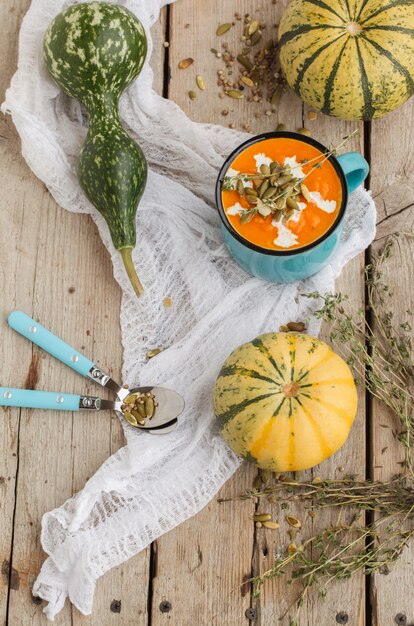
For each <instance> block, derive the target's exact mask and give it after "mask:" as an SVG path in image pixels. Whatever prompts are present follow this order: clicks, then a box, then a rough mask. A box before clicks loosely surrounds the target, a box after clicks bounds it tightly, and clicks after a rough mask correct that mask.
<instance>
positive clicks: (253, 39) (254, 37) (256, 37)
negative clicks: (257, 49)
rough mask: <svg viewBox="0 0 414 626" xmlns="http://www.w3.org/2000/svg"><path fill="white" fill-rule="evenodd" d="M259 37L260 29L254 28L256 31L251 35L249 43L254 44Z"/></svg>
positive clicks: (260, 34)
mask: <svg viewBox="0 0 414 626" xmlns="http://www.w3.org/2000/svg"><path fill="white" fill-rule="evenodd" d="M261 38H262V31H261V30H256V32H255V33H253V35H252V36H251V37H250V43H251V45H252V46H255V45H256V44H257V43H259V41H260V40H261Z"/></svg>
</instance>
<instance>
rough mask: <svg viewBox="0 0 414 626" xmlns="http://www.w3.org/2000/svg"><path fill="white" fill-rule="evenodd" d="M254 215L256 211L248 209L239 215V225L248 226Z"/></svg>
mask: <svg viewBox="0 0 414 626" xmlns="http://www.w3.org/2000/svg"><path fill="white" fill-rule="evenodd" d="M255 215H256V209H248V210H247V211H243V213H242V214H241V215H240V223H241V224H248V223H249V222H250V221H251V220H252V219H253V218H254V216H255Z"/></svg>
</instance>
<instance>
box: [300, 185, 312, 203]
mask: <svg viewBox="0 0 414 626" xmlns="http://www.w3.org/2000/svg"><path fill="white" fill-rule="evenodd" d="M300 192H301V194H302V196H303V197H304V198H305V200H306V201H307V202H310V201H311V200H312V198H311V195H310V191H309V189H308V188H307V187H306V185H305V184H304V183H302V184H301V186H300Z"/></svg>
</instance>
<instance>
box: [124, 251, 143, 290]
mask: <svg viewBox="0 0 414 626" xmlns="http://www.w3.org/2000/svg"><path fill="white" fill-rule="evenodd" d="M119 252H120V253H121V256H122V260H123V262H124V266H125V270H126V273H127V274H128V278H129V280H130V281H131V285H132V286H133V288H134V291H135V293H136V294H137V296H140V295H141V294H142V293H143V291H144V288H143V286H142V285H141V281H140V280H139V278H138V274H137V272H136V269H135V265H134V261H133V259H132V248H120V249H119Z"/></svg>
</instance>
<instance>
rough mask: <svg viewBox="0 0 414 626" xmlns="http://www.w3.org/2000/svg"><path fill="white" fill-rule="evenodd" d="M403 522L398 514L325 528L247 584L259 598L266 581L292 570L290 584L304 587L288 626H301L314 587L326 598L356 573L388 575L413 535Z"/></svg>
mask: <svg viewBox="0 0 414 626" xmlns="http://www.w3.org/2000/svg"><path fill="white" fill-rule="evenodd" d="M404 522H405V516H404V515H401V514H398V515H394V516H393V517H392V518H387V517H384V518H381V519H379V520H378V521H376V522H375V523H373V524H369V525H368V526H361V525H359V520H358V519H355V520H354V522H352V523H351V524H346V525H338V526H334V527H332V528H324V529H323V530H322V531H321V532H319V533H317V534H316V535H314V536H312V537H310V538H309V539H307V540H306V541H304V542H303V543H302V544H301V545H300V546H299V547H298V548H295V549H290V550H289V551H288V554H287V555H286V556H285V557H282V558H279V559H277V560H276V562H275V564H274V565H273V567H272V568H271V569H269V570H268V571H266V572H264V573H263V574H261V575H260V576H255V577H253V578H252V579H251V580H250V581H247V582H251V583H253V585H254V595H256V596H258V595H260V591H261V588H262V586H263V584H264V583H265V582H266V580H271V579H274V578H276V577H278V576H281V575H282V574H285V573H286V571H287V570H290V572H291V578H290V581H292V582H293V581H298V582H300V583H301V584H302V590H301V591H300V593H299V595H298V597H297V598H296V600H295V604H296V610H295V614H294V616H293V617H292V618H291V619H290V622H289V626H298V623H299V622H298V618H299V614H300V611H301V608H302V606H303V602H304V599H305V597H306V595H307V594H308V592H309V590H310V588H311V587H316V588H317V589H318V591H319V594H320V595H321V596H322V597H324V596H325V595H326V593H327V588H328V586H329V584H330V583H331V582H333V581H335V580H345V579H348V578H350V577H351V576H352V575H354V574H356V573H357V572H363V573H364V574H366V575H368V574H372V573H374V572H377V571H379V572H381V573H384V574H385V573H388V571H389V568H390V566H392V564H393V563H395V562H396V561H397V560H398V559H399V557H400V555H401V553H402V551H403V550H404V548H405V546H406V545H407V543H408V542H409V540H410V539H411V538H412V537H413V535H414V527H413V528H410V529H405V527H404ZM290 608H291V607H289V609H288V611H289V610H290ZM286 613H287V611H286ZM286 613H285V615H286ZM285 615H282V616H281V617H282V618H283V617H284V616H285Z"/></svg>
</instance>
